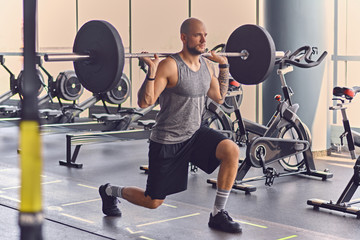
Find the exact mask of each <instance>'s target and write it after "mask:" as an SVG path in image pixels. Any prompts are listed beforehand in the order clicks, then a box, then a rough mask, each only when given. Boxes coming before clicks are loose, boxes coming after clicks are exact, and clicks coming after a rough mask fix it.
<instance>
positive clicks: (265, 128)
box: [203, 46, 333, 193]
mask: <svg viewBox="0 0 360 240" xmlns="http://www.w3.org/2000/svg"><path fill="white" fill-rule="evenodd" d="M326 54H327V53H326V52H324V53H323V54H322V55H321V56H320V57H319V59H318V60H316V61H313V60H311V59H310V58H311V55H312V49H311V48H310V47H309V46H304V47H301V48H299V49H297V50H296V51H295V52H294V53H292V54H291V53H290V52H289V51H288V52H286V53H285V55H284V57H281V58H280V59H278V60H276V64H277V65H278V66H279V67H278V70H277V74H278V75H279V77H280V80H281V86H282V91H283V96H284V99H281V96H280V95H277V96H275V99H276V100H277V101H278V106H277V108H276V110H275V113H274V115H273V116H272V117H271V119H270V120H269V122H268V123H267V124H266V125H261V124H258V123H255V122H252V121H250V120H247V119H243V118H242V116H241V113H240V108H239V107H240V106H239V105H238V106H237V107H236V109H235V111H234V114H235V120H234V121H233V120H232V119H231V118H230V116H229V114H227V113H225V112H224V111H223V110H222V109H221V108H220V107H219V105H218V104H216V103H215V102H213V101H212V100H210V99H209V100H208V102H207V111H206V112H205V114H204V118H203V124H205V125H208V126H210V127H213V128H215V129H218V130H219V131H221V132H223V133H224V134H225V135H227V136H229V137H230V138H231V139H233V140H234V141H235V142H236V143H237V144H238V145H239V146H241V147H244V146H245V147H246V157H245V159H244V160H243V161H240V162H241V164H240V166H239V168H238V173H237V176H236V180H235V183H234V185H233V188H235V189H238V190H243V191H245V192H247V193H249V192H253V191H256V187H254V186H251V185H248V184H245V183H246V182H250V181H257V180H261V179H265V184H266V185H268V186H271V185H272V184H273V183H274V179H275V178H276V177H282V176H289V175H295V174H305V175H310V176H316V177H320V178H322V179H323V180H325V179H328V178H331V177H332V176H333V174H332V173H330V172H328V171H317V170H316V169H315V164H314V161H313V155H312V152H311V136H310V131H309V130H308V128H307V126H306V125H305V124H304V123H303V122H302V121H301V120H300V118H299V116H297V115H296V112H297V110H298V108H299V105H298V104H296V103H292V101H291V95H292V94H293V92H292V90H291V88H290V87H289V86H288V85H287V84H286V81H285V74H286V73H289V72H291V71H293V66H297V67H300V68H311V67H315V66H317V65H319V64H320V63H321V62H322V60H323V59H324V58H325V56H326ZM236 96H237V92H236V90H235V91H232V92H228V95H227V97H228V98H232V99H233V104H234V106H236ZM274 162H279V163H280V165H281V166H282V167H283V169H284V172H280V173H278V172H277V171H276V169H275V168H274V167H268V166H267V165H269V164H271V163H274ZM251 167H255V168H262V170H263V174H264V175H263V176H259V177H253V178H249V179H244V177H245V175H246V174H247V172H248V171H249V170H250V168H251ZM207 182H208V183H210V184H213V185H216V179H208V180H207Z"/></svg>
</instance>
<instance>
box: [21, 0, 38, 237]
mask: <svg viewBox="0 0 360 240" xmlns="http://www.w3.org/2000/svg"><path fill="white" fill-rule="evenodd" d="M36 7H37V1H36V0H23V10H24V89H23V96H24V98H23V101H22V106H21V121H20V143H19V147H20V149H21V151H20V167H21V190H20V201H21V202H20V213H19V227H20V239H21V240H41V239H42V223H43V219H44V217H43V213H42V193H41V172H42V156H41V139H40V130H39V127H40V124H39V122H40V121H39V114H38V99H37V89H36V88H37V87H36V52H35V46H36V44H35V42H36V38H35V36H36V31H35V30H36Z"/></svg>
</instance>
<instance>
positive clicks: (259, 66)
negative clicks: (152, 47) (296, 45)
mask: <svg viewBox="0 0 360 240" xmlns="http://www.w3.org/2000/svg"><path fill="white" fill-rule="evenodd" d="M225 50H226V51H225V52H222V53H217V54H219V55H220V56H226V57H228V62H229V65H230V69H229V71H230V74H231V76H232V77H233V78H234V79H235V80H237V81H238V82H240V83H242V84H246V85H253V84H259V83H261V82H263V81H264V80H265V79H266V78H267V77H268V75H269V74H270V73H271V72H272V70H273V68H274V65H275V60H276V58H279V57H282V56H283V55H284V53H283V52H278V51H275V44H274V41H273V39H272V37H271V36H270V34H269V33H268V32H267V31H266V29H264V28H262V27H260V26H257V25H252V24H246V25H242V26H240V27H238V28H237V29H236V30H235V31H234V32H232V33H231V35H230V37H229V38H228V40H227V43H226V48H225ZM171 54H172V53H157V55H158V56H159V57H167V56H169V55H171ZM202 55H203V56H204V57H207V56H210V53H204V54H202ZM153 56H154V53H125V52H124V46H123V43H122V40H121V37H120V35H119V33H118V31H117V30H116V29H115V27H114V26H113V25H111V24H110V23H109V22H107V21H103V20H92V21H89V22H87V23H85V24H84V25H83V26H82V27H81V28H80V29H79V31H78V33H77V34H76V37H75V40H74V45H73V52H72V53H62V54H44V60H45V61H47V62H55V61H73V64H74V70H75V72H76V75H77V77H78V78H79V81H80V82H81V84H82V85H83V86H84V88H86V89H87V90H89V91H91V92H93V93H104V92H107V91H109V90H111V89H113V88H114V87H116V86H117V85H118V83H119V81H120V80H121V76H122V72H123V69H124V63H125V58H139V57H153Z"/></svg>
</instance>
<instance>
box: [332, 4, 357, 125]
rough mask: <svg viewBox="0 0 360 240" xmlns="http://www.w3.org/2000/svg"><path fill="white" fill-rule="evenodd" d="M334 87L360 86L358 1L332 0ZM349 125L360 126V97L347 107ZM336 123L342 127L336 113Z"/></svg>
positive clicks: (339, 115) (338, 115) (339, 117)
mask: <svg viewBox="0 0 360 240" xmlns="http://www.w3.org/2000/svg"><path fill="white" fill-rule="evenodd" d="M334 3H335V8H334V9H335V12H334V15H335V21H334V23H335V25H334V33H335V34H334V55H333V57H332V59H333V61H334V86H348V87H352V86H360V31H359V30H360V28H359V27H360V14H359V12H360V1H359V0H335V1H334ZM348 109H349V110H348V117H349V119H350V121H351V125H352V126H354V127H355V126H356V127H360V118H359V117H358V116H359V109H360V96H358V97H357V98H355V99H354V100H353V103H352V104H351V105H350V106H349V107H348ZM334 123H335V124H341V114H336V115H335V118H334Z"/></svg>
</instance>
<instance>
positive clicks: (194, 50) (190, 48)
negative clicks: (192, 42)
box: [187, 46, 203, 55]
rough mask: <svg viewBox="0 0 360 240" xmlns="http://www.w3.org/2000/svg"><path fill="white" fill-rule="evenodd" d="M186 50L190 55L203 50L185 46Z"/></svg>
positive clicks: (199, 53)
mask: <svg viewBox="0 0 360 240" xmlns="http://www.w3.org/2000/svg"><path fill="white" fill-rule="evenodd" d="M187 49H188V51H189V53H190V54H192V55H201V54H202V53H203V52H201V51H199V50H197V49H196V48H195V47H189V46H188V47H187Z"/></svg>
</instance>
